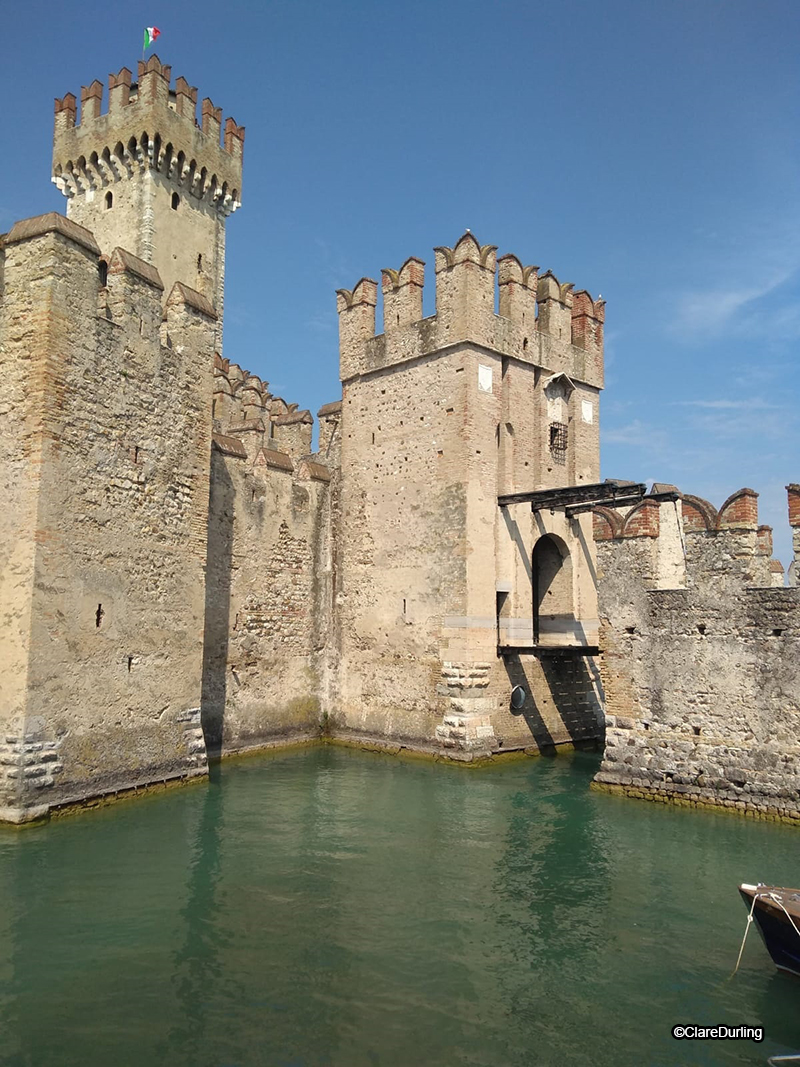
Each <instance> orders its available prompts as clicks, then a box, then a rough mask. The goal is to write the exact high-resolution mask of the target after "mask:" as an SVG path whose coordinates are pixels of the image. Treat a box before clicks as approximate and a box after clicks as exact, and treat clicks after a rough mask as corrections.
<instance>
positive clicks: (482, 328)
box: [434, 231, 497, 341]
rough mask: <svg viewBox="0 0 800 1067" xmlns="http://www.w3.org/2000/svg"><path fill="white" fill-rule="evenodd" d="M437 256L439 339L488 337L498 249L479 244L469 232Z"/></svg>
mask: <svg viewBox="0 0 800 1067" xmlns="http://www.w3.org/2000/svg"><path fill="white" fill-rule="evenodd" d="M434 254H435V257H436V321H437V328H438V331H439V333H440V336H442V337H443V339H445V340H447V339H451V340H454V341H456V340H462V339H466V338H467V337H472V336H474V335H476V334H478V335H482V336H485V337H487V338H488V335H489V332H490V327H489V324H490V323H491V322H492V320H493V319H494V317H495V315H494V288H495V271H496V268H497V262H496V255H497V248H496V247H495V246H494V245H480V244H478V241H477V239H476V238H475V237H474V235H473V234H471V233H470V232H469V231H467V232H466V233H465V234H464V235H463V236H462V237H461V238H460V239H459V240H458V241H457V242H456V244H455V246H454V247H453V248H447V247H444V246H440V247H438V248H435V249H434ZM475 339H476V340H479V339H481V337H478V336H475Z"/></svg>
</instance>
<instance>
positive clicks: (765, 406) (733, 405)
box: [673, 397, 780, 411]
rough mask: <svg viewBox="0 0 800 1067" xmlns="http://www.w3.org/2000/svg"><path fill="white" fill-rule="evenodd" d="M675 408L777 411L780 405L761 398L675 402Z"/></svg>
mask: <svg viewBox="0 0 800 1067" xmlns="http://www.w3.org/2000/svg"><path fill="white" fill-rule="evenodd" d="M673 404H674V406H675V407H683V408H711V409H714V410H720V411H738V410H743V411H753V410H758V411H777V410H778V409H779V408H780V405H779V404H770V403H769V402H768V401H766V400H762V399H761V398H760V397H752V398H748V399H746V400H723V399H722V398H720V399H717V400H674V401H673Z"/></svg>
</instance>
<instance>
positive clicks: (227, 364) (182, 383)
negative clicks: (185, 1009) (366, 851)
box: [0, 56, 800, 822]
mask: <svg viewBox="0 0 800 1067" xmlns="http://www.w3.org/2000/svg"><path fill="white" fill-rule="evenodd" d="M170 74H171V72H170V69H169V67H165V66H163V65H162V64H161V63H160V61H159V60H158V58H157V57H156V56H153V57H152V58H151V59H149V60H148V61H147V62H146V63H144V62H142V63H140V64H139V69H138V82H137V83H134V82H133V80H132V75H131V72H130V71H128V70H127V69H126V68H123V69H122V70H121V71H120V72H119V74H117V75H112V76H111V77H110V80H109V88H108V103H107V109H106V111H105V112H104V110H103V96H104V91H103V86H102V85H101V83H99V82H93V83H92V84H91V85H90V86H88V87H84V89H83V90H82V93H81V107H80V112H81V113H80V116H79V115H78V103H77V100H76V98H75V97H74V96H73V95H72V94H67V96H65V97H63V98H62V99H59V100H57V101H56V108H55V112H56V114H55V138H54V157H53V179H54V181H55V182H56V184H57V186H58V187H59V189H61V190H62V192H63V193H64V194H65V196H66V197H67V217H66V218H65V217H63V216H61V215H57V214H55V213H53V214H49V215H44V216H41V217H38V218H34V219H27V220H24V221H22V222H19V223H17V224H16V225H15V226H14V227H13V228H12V230H11V231H10V232H9V234H8V235H4V236H0V419H2V422H0V484H1V485H2V488H3V491H4V504H5V507H4V509H3V511H2V512H1V513H0V624H1V625H2V628H3V646H2V662H0V820H7V821H14V822H21V821H26V820H30V819H33V818H36V817H37V816H40V815H43V814H45V813H46V812H47V811H48V810H50V809H52V808H57V807H60V806H64V805H68V804H71V803H74V802H79V801H82V800H85V799H87V798H92V797H98V796H104V795H109V794H115V793H117V792H120V791H124V790H129V789H136V788H139V787H141V786H148V785H152V784H155V783H162V782H166V781H168V780H180V779H184V778H189V777H196V776H200V775H204V774H206V773H207V764H208V755H209V754H212V755H218V754H222V755H227V754H229V753H234V752H237V751H244V750H248V749H251V748H256V747H259V746H265V745H271V744H277V743H285V742H290V741H295V740H304V739H308V738H314V737H319V736H320V734H321V733H322V732H325V733H327V734H332V735H334V736H338V737H339V738H344V739H349V740H355V741H357V742H358V743H375V744H379V745H384V746H389V747H392V748H401V747H408V748H413V749H417V750H423V751H427V752H429V753H433V754H436V755H437V756H439V757H447V758H450V759H457V760H462V761H473V760H476V759H480V758H484V757H487V756H492V755H496V754H498V753H501V752H507V751H512V750H525V751H528V752H540V751H548V750H552V749H554V748H556V747H558V746H559V745H564V744H580V743H584V742H587V743H590V744H591V743H597V742H599V741H600V740H601V739H602V737H603V732H604V727H606V724H607V727H606V733H607V747H606V752H605V758H604V761H603V765H602V768H601V771H600V774H599V775H598V781H599V782H600V783H602V784H604V785H605V786H606V787H609V788H617V789H623V790H624V791H626V792H628V793H632V794H633V795H642V796H645V795H646V796H651V797H652V796H659V797H668V798H673V799H674V798H678V799H682V800H688V801H690V802H692V803H697V802H710V801H711V802H715V803H720V804H723V805H725V806H729V807H732V808H735V809H737V810H744V811H750V812H757V813H760V814H770V815H772V814H781V815H786V816H790V817H797V815H798V798H799V797H800V764H799V763H798V759H800V752H798V741H797V738H798V726H800V722H799V721H798V719H800V709H798V691H800V686H798V681H799V679H798V677H797V671H798V668H797V663H798V655H797V653H798V648H797V643H798V635H799V634H798V618H800V615H798V607H800V605H798V589H797V585H796V582H797V573H798V562H797V561H798V557H800V487H799V486H797V485H792V486H790V487H789V509H790V522H791V524H792V526H793V528H794V531H795V540H794V544H795V562H794V564H793V566H792V568H791V569H790V586H791V587H790V588H784V587H783V584H782V583H783V573H782V568H781V567H780V565H779V564H777V563H776V562H775V561H774V560H772V559H771V555H772V547H771V533H770V531H769V530H768V528H766V527H761V526H759V525H758V517H757V509H756V496H755V494H754V493H753V492H752V490H742V491H741V492H740V493H738V494H734V496H733V497H732V498H730V499H729V500H728V501H726V503H725V505H723V507H722V508H721V509H720V511H719V512H717V511H716V510H715V509H714V508H713V507H712V506H711V505H710V504H708V503H707V502H706V501H702V500H699V499H698V498H695V497H690V496H682V495H681V494H680V493H678V492H677V491H676V490H674V489H673V488H672V487H668V486H656V487H655V489H654V492H653V493H652V494H650V495H649V496H647V497H645V498H644V499H642V496H643V494H644V493H645V487H644V486H635V485H633V484H632V483H625V482H611V483H609V482H606V483H601V482H600V474H599V470H600V465H599V396H600V390H601V389H602V387H603V330H604V321H605V306H604V303H603V301H602V300H594V299H593V298H592V297H591V296H590V295H589V293H588V292H586V291H585V290H581V291H578V292H576V291H574V287H573V286H572V285H570V284H564V283H561V282H560V281H559V280H558V279H557V278H556V277H555V276H554V275H553V274H552V273H551V272H550V271H546V272H544V273H540V271H539V268H538V267H535V266H524V265H523V264H522V262H521V261H520V260H518V259H517V258H516V256H513V255H504V256H501V257H500V258H497V256H496V252H497V250H496V249H495V248H494V246H492V245H481V244H480V243H479V242H478V241H477V240H476V238H475V237H474V235H472V234H471V233H469V232H467V233H465V234H464V235H463V236H462V237H461V238H460V239H459V240H458V241H457V242H456V243H455V244H454V245H453V247H452V248H451V247H444V246H443V247H439V248H436V249H435V250H434V264H433V266H434V273H435V287H436V313H435V314H434V315H432V316H429V317H427V318H424V317H423V314H422V306H423V287H424V284H425V264H424V263H423V262H422V260H420V259H418V258H416V257H411V258H409V259H408V260H406V262H405V263H404V264H403V265H402V267H400V269H399V270H394V269H385V270H384V271H383V272H382V273H381V287H382V291H383V332H382V333H380V334H376V322H375V308H376V305H377V293H378V288H377V287H378V283H377V282H375V281H372V280H371V279H369V278H362V279H361V280H360V281H359V282H358V283H357V284H356V285H355V286H354V287H353V289H352V290H346V289H341V290H339V292H338V294H337V296H338V300H337V303H338V311H339V328H340V377H341V381H342V396H341V399H337V400H335V401H334V402H332V403H330V404H326V405H325V406H324V407H323V408H322V409H321V410H320V411H319V413H318V418H319V443H318V448H317V450H316V451H312V430H313V419H312V416H311V413H310V412H308V411H305V410H300V409H299V407H298V405H297V404H293V403H287V402H286V401H285V400H283V399H282V398H281V397H277V396H274V395H273V394H272V393H271V392H270V390H269V386H268V383H267V382H265V381H263V380H262V379H261V378H259V377H258V376H256V375H253V374H250V373H249V372H248V371H246V370H244V369H243V368H242V367H241V366H239V365H238V364H237V363H235V362H232V361H231V360H230V359H228V358H223V356H222V354H221V353H222V347H221V340H222V330H221V315H222V307H223V294H224V253H225V222H226V219H227V218H228V217H229V215H230V214H231V213H232V212H233V211H235V210H236V209H237V208H238V207H239V206H240V200H241V177H242V154H243V144H244V128H243V127H241V126H239V125H237V124H236V123H235V122H234V121H233V120H232V119H228V120H227V122H226V123H225V125H224V133H223V125H222V114H221V111H220V110H219V109H218V108H215V107H214V105H213V104H212V102H211V101H210V100H208V99H206V100H204V101H203V103H202V106H201V109H200V116H199V118H198V116H197V114H196V112H197V90H196V89H194V88H193V87H192V86H190V85H189V84H188V83H187V82H186V81H185V79H183V78H178V79H177V81H176V83H175V87H174V88H172V87H171V85H170ZM79 118H80V121H79ZM495 307H497V308H498V312H499V313H496V312H495ZM597 501H604V503H601V504H600V505H599V506H596V505H597ZM619 501H622V503H621V504H620V503H618V502H619ZM631 502H632V503H631ZM634 504H635V506H634ZM593 509H594V510H593ZM598 588H599V602H598ZM598 650H599V652H600V656H599V658H598V655H597V653H598ZM601 675H602V677H601ZM603 687H605V702H606V703H605V707H606V715H605V720H604V715H603ZM512 693H513V694H514V699H513V701H512Z"/></svg>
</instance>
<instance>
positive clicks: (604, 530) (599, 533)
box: [592, 507, 622, 541]
mask: <svg viewBox="0 0 800 1067" xmlns="http://www.w3.org/2000/svg"><path fill="white" fill-rule="evenodd" d="M592 531H593V533H594V539H595V541H611V540H613V539H614V538H616V537H621V536H622V517H621V516H620V515H618V514H617V512H616V511H613V510H612V509H611V508H604V507H597V508H594V509H593V511H592Z"/></svg>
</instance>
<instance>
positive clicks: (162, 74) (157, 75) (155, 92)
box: [81, 53, 172, 121]
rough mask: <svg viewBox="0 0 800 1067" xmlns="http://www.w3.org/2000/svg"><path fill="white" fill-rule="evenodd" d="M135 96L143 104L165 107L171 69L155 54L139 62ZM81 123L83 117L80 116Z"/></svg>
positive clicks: (167, 98)
mask: <svg viewBox="0 0 800 1067" xmlns="http://www.w3.org/2000/svg"><path fill="white" fill-rule="evenodd" d="M138 67H139V80H138V90H137V96H138V99H139V101H140V102H141V103H143V104H162V105H166V104H167V102H168V100H169V83H170V79H171V77H172V67H170V66H167V65H166V64H165V63H162V62H161V60H160V59H159V58H158V56H157V55H155V53H154V54H153V55H152V56H150V57H149V59H140V60H139V64H138ZM81 121H83V115H81Z"/></svg>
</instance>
